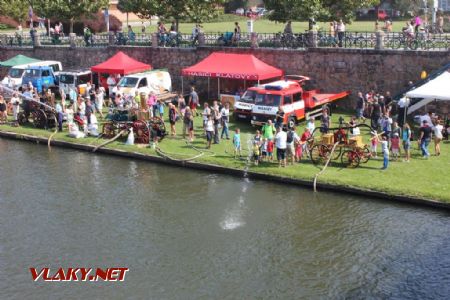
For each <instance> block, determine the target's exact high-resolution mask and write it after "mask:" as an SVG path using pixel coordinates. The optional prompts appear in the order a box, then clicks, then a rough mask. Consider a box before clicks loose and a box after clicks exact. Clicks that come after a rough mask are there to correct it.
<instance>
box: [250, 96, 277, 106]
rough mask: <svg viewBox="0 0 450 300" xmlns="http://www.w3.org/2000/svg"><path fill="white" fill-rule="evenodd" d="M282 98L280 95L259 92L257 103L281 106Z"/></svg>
mask: <svg viewBox="0 0 450 300" xmlns="http://www.w3.org/2000/svg"><path fill="white" fill-rule="evenodd" d="M280 99H281V96H280V95H270V94H257V96H256V102H255V104H256V105H265V106H279V105H280Z"/></svg>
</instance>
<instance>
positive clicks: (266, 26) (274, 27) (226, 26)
mask: <svg viewBox="0 0 450 300" xmlns="http://www.w3.org/2000/svg"><path fill="white" fill-rule="evenodd" d="M247 20H248V19H247V18H241V19H240V21H239V25H240V26H241V31H242V32H247ZM404 24H405V22H404V21H396V22H394V23H393V30H394V31H401V29H402V27H403V26H404ZM284 25H285V24H284V23H278V22H274V21H269V20H267V19H259V20H256V21H255V22H254V25H253V30H254V31H255V32H258V33H276V32H282V31H283V29H284ZM317 25H318V26H319V29H320V30H326V31H328V30H329V23H327V22H318V23H317ZM194 26H195V24H194V23H180V27H179V31H180V32H181V33H186V34H191V33H192V28H193V27H194ZM202 26H203V30H204V32H225V31H234V21H229V22H214V23H203V24H202ZM380 26H383V24H382V23H380ZM346 27H347V28H346V30H347V31H359V32H364V31H368V32H374V31H375V22H374V21H355V22H353V23H351V24H347V26H346ZM156 28H157V26H156V25H153V26H151V27H148V28H147V32H156ZM307 29H308V22H292V30H293V31H294V32H296V33H300V32H304V31H305V30H307ZM133 30H134V31H135V32H141V27H134V28H133Z"/></svg>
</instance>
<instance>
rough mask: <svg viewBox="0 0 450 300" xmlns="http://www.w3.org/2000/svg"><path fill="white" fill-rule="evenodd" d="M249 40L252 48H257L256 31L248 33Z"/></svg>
mask: <svg viewBox="0 0 450 300" xmlns="http://www.w3.org/2000/svg"><path fill="white" fill-rule="evenodd" d="M250 42H251V47H252V48H258V34H257V33H256V32H252V33H251V34H250Z"/></svg>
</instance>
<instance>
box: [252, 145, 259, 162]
mask: <svg viewBox="0 0 450 300" xmlns="http://www.w3.org/2000/svg"><path fill="white" fill-rule="evenodd" d="M259 147H260V146H259V143H258V142H257V141H253V147H252V150H253V161H254V163H255V166H257V165H258V163H259Z"/></svg>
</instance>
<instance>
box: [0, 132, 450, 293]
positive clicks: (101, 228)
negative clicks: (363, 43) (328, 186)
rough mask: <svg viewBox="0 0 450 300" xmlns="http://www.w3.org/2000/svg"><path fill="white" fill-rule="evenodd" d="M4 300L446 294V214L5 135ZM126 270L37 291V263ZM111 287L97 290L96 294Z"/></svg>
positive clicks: (449, 285) (449, 282) (0, 249)
mask: <svg viewBox="0 0 450 300" xmlns="http://www.w3.org/2000/svg"><path fill="white" fill-rule="evenodd" d="M0 149H1V150H2V155H1V156H0V165H1V167H2V168H1V171H2V172H1V177H0V187H1V190H0V207H1V209H0V230H1V231H0V232H1V234H0V290H1V291H2V296H1V297H0V298H2V299H28V298H42V299H47V298H58V299H59V298H64V297H68V298H112V299H128V298H137V299H149V298H150V299H186V298H189V299H190V298H193V299H198V298H205V299H253V298H263V299H267V298H270V299H273V298H276V299H299V298H342V299H346V298H350V299H362V298H375V299H380V298H381V299H384V298H397V299H404V298H411V299H426V298H433V299H439V298H441V299H446V298H448V295H449V294H450V258H449V255H448V254H449V253H450V235H449V232H450V218H449V214H448V213H446V212H441V211H437V210H429V209H424V208H418V207H414V206H408V205H400V204H392V203H388V202H382V201H375V200H371V199H361V198H359V197H353V196H347V195H336V194H330V193H319V194H316V195H314V194H312V193H311V192H310V191H309V190H305V189H301V188H296V187H292V186H285V185H277V184H272V183H270V182H263V181H251V180H249V179H247V178H232V177H228V176H224V175H217V174H208V173H204V172H197V171H191V170H184V169H180V168H172V167H167V166H161V165H156V164H151V163H146V162H140V161H133V160H127V159H121V158H115V157H111V156H102V155H94V154H91V153H83V152H77V151H70V150H61V149H56V148H55V149H53V150H52V151H51V152H49V151H48V150H47V148H46V147H44V146H36V145H33V144H27V143H21V142H12V141H5V140H0ZM74 266H87V267H97V266H100V267H111V266H120V267H128V268H130V272H129V273H128V274H127V278H126V280H125V282H122V283H120V284H118V283H104V282H97V283H65V284H64V285H62V284H49V283H44V282H36V283H34V282H32V281H31V276H30V274H29V271H28V268H29V267H37V268H40V267H50V268H58V267H65V268H68V267H74ZM99 287H101V288H99Z"/></svg>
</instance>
